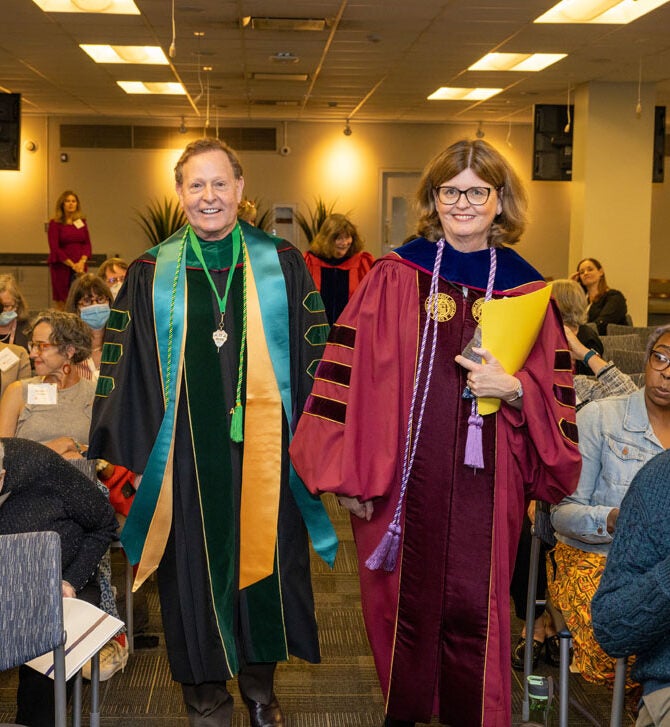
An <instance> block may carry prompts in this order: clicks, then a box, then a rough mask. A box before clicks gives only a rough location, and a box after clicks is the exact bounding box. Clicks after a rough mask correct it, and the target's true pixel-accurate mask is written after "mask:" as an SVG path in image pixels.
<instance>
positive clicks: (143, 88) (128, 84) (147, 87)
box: [116, 81, 186, 96]
mask: <svg viewBox="0 0 670 727" xmlns="http://www.w3.org/2000/svg"><path fill="white" fill-rule="evenodd" d="M116 83H117V84H118V85H119V86H121V88H122V89H123V90H124V91H125V92H126V93H142V94H153V93H155V94H160V93H162V94H167V95H170V96H185V95H186V89H185V88H184V87H183V86H182V85H181V83H174V82H172V83H158V82H151V81H146V82H144V81H117V82H116Z"/></svg>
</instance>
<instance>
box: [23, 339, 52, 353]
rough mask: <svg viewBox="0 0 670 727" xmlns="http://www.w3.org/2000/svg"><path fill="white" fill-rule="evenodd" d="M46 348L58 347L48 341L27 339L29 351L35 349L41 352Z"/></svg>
mask: <svg viewBox="0 0 670 727" xmlns="http://www.w3.org/2000/svg"><path fill="white" fill-rule="evenodd" d="M46 348H58V344H57V343H49V342H48V341H28V350H29V351H30V353H32V352H33V351H37V352H38V353H42V352H43V351H44V349H46Z"/></svg>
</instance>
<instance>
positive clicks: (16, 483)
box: [0, 438, 116, 727]
mask: <svg viewBox="0 0 670 727" xmlns="http://www.w3.org/2000/svg"><path fill="white" fill-rule="evenodd" d="M0 491H1V493H2V500H1V501H0V534H2V535H8V534H12V533H27V532H42V531H47V530H51V531H55V532H57V533H58V534H59V535H60V540H61V558H62V566H63V596H64V597H65V598H81V599H83V600H85V601H88V602H89V603H93V604H94V605H96V606H98V605H99V604H100V588H99V585H98V581H97V568H98V563H99V562H100V559H101V558H102V556H103V555H104V553H105V552H106V551H107V549H108V548H109V544H110V543H111V541H112V540H113V539H114V532H115V529H116V520H115V519H114V512H113V510H112V508H111V506H110V505H109V503H108V502H107V498H106V497H105V495H104V494H102V492H100V491H99V490H98V489H97V488H96V486H95V485H94V484H93V483H92V482H91V480H89V479H88V478H87V477H86V475H84V474H82V473H81V472H79V471H78V470H77V469H75V468H74V467H72V466H71V465H70V464H68V463H67V462H66V461H65V460H64V459H63V458H62V457H60V456H58V455H57V454H55V453H54V452H53V451H52V450H51V449H49V448H48V447H44V446H42V445H41V444H38V443H36V442H31V441H28V440H27V439H5V438H3V439H2V440H0ZM68 686H71V685H70V684H69V685H68ZM16 701H17V706H18V712H17V715H16V722H17V723H19V724H22V725H27V726H28V727H50V726H51V725H53V724H54V686H53V680H52V679H50V678H49V677H47V676H44V675H43V674H41V673H39V672H37V671H35V670H34V669H31V668H30V667H28V666H21V667H19V688H18V692H17V698H16Z"/></svg>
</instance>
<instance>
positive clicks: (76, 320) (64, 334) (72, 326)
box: [26, 310, 93, 363]
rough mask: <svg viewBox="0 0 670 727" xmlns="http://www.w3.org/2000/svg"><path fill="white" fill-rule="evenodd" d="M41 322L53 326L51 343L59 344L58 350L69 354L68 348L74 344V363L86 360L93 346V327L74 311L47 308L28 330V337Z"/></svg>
mask: <svg viewBox="0 0 670 727" xmlns="http://www.w3.org/2000/svg"><path fill="white" fill-rule="evenodd" d="M40 323H46V324H47V325H49V326H51V334H50V335H49V343H55V344H56V345H57V346H58V352H59V353H60V354H61V355H63V356H67V353H68V352H67V349H68V348H69V347H70V346H72V347H73V348H74V354H73V356H72V362H73V363H79V362H80V361H84V360H86V359H87V358H88V357H89V356H90V355H91V348H92V347H93V343H92V337H91V329H90V328H89V327H88V326H87V325H86V324H85V323H84V321H82V319H81V318H80V317H79V316H78V315H75V314H74V313H68V312H66V311H60V310H47V311H42V312H41V313H38V314H37V317H36V318H35V319H34V320H33V321H32V322H31V324H30V327H29V328H28V330H27V331H26V334H27V336H28V338H32V335H33V331H34V330H35V327H36V326H38V325H39V324H40Z"/></svg>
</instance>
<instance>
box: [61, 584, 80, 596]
mask: <svg viewBox="0 0 670 727" xmlns="http://www.w3.org/2000/svg"><path fill="white" fill-rule="evenodd" d="M61 590H62V592H63V598H76V597H77V592H76V591H75V590H74V588H73V587H72V585H71V584H70V583H68V582H67V581H63V583H62V586H61Z"/></svg>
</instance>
